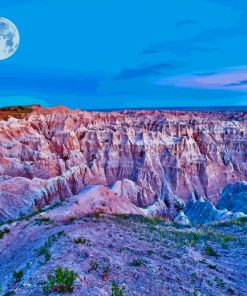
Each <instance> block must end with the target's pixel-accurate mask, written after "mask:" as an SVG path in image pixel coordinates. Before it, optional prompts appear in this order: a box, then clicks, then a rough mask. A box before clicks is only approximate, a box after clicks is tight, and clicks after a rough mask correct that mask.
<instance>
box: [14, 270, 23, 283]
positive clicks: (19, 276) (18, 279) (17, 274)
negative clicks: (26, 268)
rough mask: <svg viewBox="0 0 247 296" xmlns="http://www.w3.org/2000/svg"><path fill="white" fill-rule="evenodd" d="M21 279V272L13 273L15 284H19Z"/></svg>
mask: <svg viewBox="0 0 247 296" xmlns="http://www.w3.org/2000/svg"><path fill="white" fill-rule="evenodd" d="M22 277H23V271H22V270H19V271H14V272H13V278H14V279H15V280H16V282H20V281H21V279H22Z"/></svg>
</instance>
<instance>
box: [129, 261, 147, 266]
mask: <svg viewBox="0 0 247 296" xmlns="http://www.w3.org/2000/svg"><path fill="white" fill-rule="evenodd" d="M131 265H132V266H135V267H138V266H141V265H144V261H143V260H141V259H134V260H133V261H132V262H131Z"/></svg>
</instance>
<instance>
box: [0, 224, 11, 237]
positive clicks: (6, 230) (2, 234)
mask: <svg viewBox="0 0 247 296" xmlns="http://www.w3.org/2000/svg"><path fill="white" fill-rule="evenodd" d="M9 232H10V230H9V228H7V227H5V228H4V229H3V230H0V239H2V238H3V237H4V235H5V234H6V233H9Z"/></svg>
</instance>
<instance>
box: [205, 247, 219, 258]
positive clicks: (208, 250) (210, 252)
mask: <svg viewBox="0 0 247 296" xmlns="http://www.w3.org/2000/svg"><path fill="white" fill-rule="evenodd" d="M204 252H205V254H206V255H207V256H212V257H219V254H218V253H217V252H216V251H215V250H214V249H213V247H211V246H209V245H207V246H206V247H205V248H204Z"/></svg>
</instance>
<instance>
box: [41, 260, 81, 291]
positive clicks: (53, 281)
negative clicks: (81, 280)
mask: <svg viewBox="0 0 247 296" xmlns="http://www.w3.org/2000/svg"><path fill="white" fill-rule="evenodd" d="M76 278H77V274H76V273H75V272H73V271H71V270H69V269H67V268H65V269H63V268H62V267H60V266H58V267H56V269H55V270H54V272H53V273H49V274H48V280H47V283H46V284H45V285H44V287H43V291H44V293H46V294H47V293H50V292H58V293H65V292H69V293H71V292H73V289H74V282H75V280H76Z"/></svg>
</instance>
